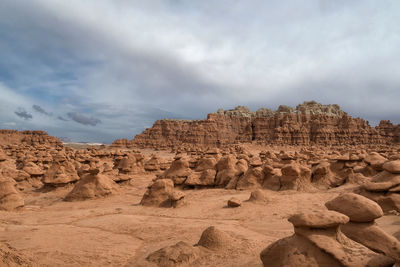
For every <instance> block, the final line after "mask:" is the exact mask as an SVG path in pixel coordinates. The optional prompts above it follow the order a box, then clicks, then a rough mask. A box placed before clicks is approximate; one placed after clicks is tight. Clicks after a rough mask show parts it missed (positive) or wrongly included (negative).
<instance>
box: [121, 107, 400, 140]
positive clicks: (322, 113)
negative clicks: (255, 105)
mask: <svg viewBox="0 0 400 267" xmlns="http://www.w3.org/2000/svg"><path fill="white" fill-rule="evenodd" d="M253 141H254V142H258V143H265V144H277V145H284V144H285V145H309V144H320V145H345V144H349V145H357V144H391V143H393V142H399V141H400V126H399V125H397V126H395V125H393V124H392V123H391V122H390V121H382V122H381V123H380V125H379V126H377V127H375V128H373V127H371V126H369V124H368V122H367V121H365V120H363V119H360V118H352V117H351V116H348V115H347V114H346V113H345V112H344V111H342V110H340V108H339V106H338V105H322V104H319V103H316V102H314V101H311V102H304V103H303V104H301V105H298V106H297V107H296V108H295V109H294V108H291V107H288V106H280V107H279V108H278V110H276V111H272V110H269V109H265V108H262V109H259V110H257V111H256V112H251V111H250V110H249V109H247V108H246V107H242V106H239V107H237V108H235V109H233V110H226V111H224V110H221V109H220V110H218V111H217V112H216V113H211V114H208V116H207V119H205V120H194V121H186V120H170V119H165V120H158V121H156V122H155V123H154V125H153V127H152V128H149V129H146V130H145V131H144V132H142V133H141V134H139V135H136V137H135V138H134V139H133V140H130V141H129V140H116V141H115V142H114V146H123V147H125V146H128V147H129V146H133V145H137V146H140V147H168V146H176V145H182V144H194V145H204V146H221V145H228V144H234V143H249V142H253Z"/></svg>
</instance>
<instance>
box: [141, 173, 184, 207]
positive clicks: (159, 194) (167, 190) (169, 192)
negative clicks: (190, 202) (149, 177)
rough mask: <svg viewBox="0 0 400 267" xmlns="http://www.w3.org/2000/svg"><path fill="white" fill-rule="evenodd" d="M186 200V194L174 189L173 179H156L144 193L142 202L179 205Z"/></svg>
mask: <svg viewBox="0 0 400 267" xmlns="http://www.w3.org/2000/svg"><path fill="white" fill-rule="evenodd" d="M183 201H184V194H183V193H182V192H180V193H177V192H175V191H174V182H173V181H172V180H171V179H159V180H156V181H155V182H154V183H153V184H152V185H151V186H149V188H148V189H147V191H146V193H145V194H144V195H143V198H142V200H141V201H140V204H141V205H143V206H154V207H166V208H169V207H177V206H180V205H181V204H182V202H183Z"/></svg>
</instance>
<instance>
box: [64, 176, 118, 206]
mask: <svg viewBox="0 0 400 267" xmlns="http://www.w3.org/2000/svg"><path fill="white" fill-rule="evenodd" d="M99 171H100V170H99V169H91V170H89V173H87V174H85V175H84V176H83V177H82V179H81V180H79V182H77V183H76V185H75V187H74V188H73V189H72V191H71V192H70V193H69V194H68V195H67V196H66V197H65V199H64V200H65V201H80V200H86V199H93V198H100V197H107V196H109V195H112V194H115V193H116V192H118V185H117V184H116V183H115V182H114V181H113V180H111V179H110V178H108V177H107V176H104V175H101V174H99Z"/></svg>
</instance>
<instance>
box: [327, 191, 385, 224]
mask: <svg viewBox="0 0 400 267" xmlns="http://www.w3.org/2000/svg"><path fill="white" fill-rule="evenodd" d="M325 206H326V207H327V208H328V209H329V210H334V211H337V212H340V213H343V214H345V215H347V216H348V217H349V218H350V221H352V222H372V221H374V220H375V219H377V218H380V217H382V216H383V211H382V209H381V207H380V206H379V205H378V204H377V203H376V202H374V201H372V200H370V199H368V198H366V197H363V196H361V195H358V194H354V193H345V194H341V195H340V196H338V197H336V198H334V199H332V200H330V201H328V202H326V203H325Z"/></svg>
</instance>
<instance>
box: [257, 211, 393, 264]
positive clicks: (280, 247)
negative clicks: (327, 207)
mask: <svg viewBox="0 0 400 267" xmlns="http://www.w3.org/2000/svg"><path fill="white" fill-rule="evenodd" d="M288 220H289V221H290V222H291V223H292V224H293V226H294V235H293V236H290V237H286V238H283V239H281V240H278V241H276V242H275V243H272V244H271V245H269V246H268V247H267V248H265V249H264V250H263V251H262V252H261V254H260V257H261V260H262V262H263V264H264V266H269V267H275V266H332V267H333V266H354V267H356V266H371V267H372V266H391V265H392V264H393V263H394V261H393V260H391V259H390V258H387V257H385V256H382V255H377V254H376V253H374V252H372V251H370V250H369V249H368V248H366V247H364V246H362V245H361V244H358V243H356V242H354V241H352V240H350V239H349V238H347V237H346V236H345V235H344V234H343V233H342V232H341V230H340V227H339V226H340V225H343V224H346V223H347V222H348V221H349V217H347V216H346V215H344V214H341V213H338V212H335V211H323V210H322V211H314V212H309V213H300V214H295V215H293V216H291V217H290V218H289V219H288Z"/></svg>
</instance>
